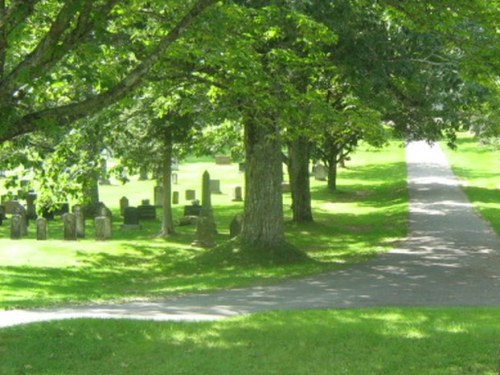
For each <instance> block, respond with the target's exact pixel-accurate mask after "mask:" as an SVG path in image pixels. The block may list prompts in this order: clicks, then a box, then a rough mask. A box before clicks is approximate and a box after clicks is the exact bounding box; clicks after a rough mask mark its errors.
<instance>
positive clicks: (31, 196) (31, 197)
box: [26, 192, 37, 220]
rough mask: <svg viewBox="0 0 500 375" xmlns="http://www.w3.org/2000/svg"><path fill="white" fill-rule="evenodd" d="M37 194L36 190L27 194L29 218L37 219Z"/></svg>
mask: <svg viewBox="0 0 500 375" xmlns="http://www.w3.org/2000/svg"><path fill="white" fill-rule="evenodd" d="M36 198H37V195H36V193H34V192H29V193H28V195H27V196H26V211H27V212H26V214H27V215H28V219H30V220H35V219H36V205H35V201H36Z"/></svg>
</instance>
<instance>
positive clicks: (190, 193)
mask: <svg viewBox="0 0 500 375" xmlns="http://www.w3.org/2000/svg"><path fill="white" fill-rule="evenodd" d="M185 198H186V200H187V201H192V200H195V199H196V190H191V189H190V190H186V197H185Z"/></svg>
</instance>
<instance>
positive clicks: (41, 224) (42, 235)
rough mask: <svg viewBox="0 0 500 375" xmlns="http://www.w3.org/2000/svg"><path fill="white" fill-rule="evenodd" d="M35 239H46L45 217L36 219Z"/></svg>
mask: <svg viewBox="0 0 500 375" xmlns="http://www.w3.org/2000/svg"><path fill="white" fill-rule="evenodd" d="M36 239H37V240H38V241H45V240H46V239H47V219H45V218H43V217H39V218H38V219H36Z"/></svg>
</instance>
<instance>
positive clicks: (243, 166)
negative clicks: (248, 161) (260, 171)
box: [238, 163, 245, 172]
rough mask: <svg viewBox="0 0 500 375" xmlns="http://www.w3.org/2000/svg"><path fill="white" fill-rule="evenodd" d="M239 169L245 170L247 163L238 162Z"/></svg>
mask: <svg viewBox="0 0 500 375" xmlns="http://www.w3.org/2000/svg"><path fill="white" fill-rule="evenodd" d="M238 171H240V172H245V163H238Z"/></svg>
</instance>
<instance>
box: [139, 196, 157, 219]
mask: <svg viewBox="0 0 500 375" xmlns="http://www.w3.org/2000/svg"><path fill="white" fill-rule="evenodd" d="M144 202H145V201H143V203H144ZM147 202H148V204H142V205H140V206H139V207H137V211H138V214H139V220H155V219H156V207H155V206H152V205H150V204H149V200H147Z"/></svg>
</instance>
